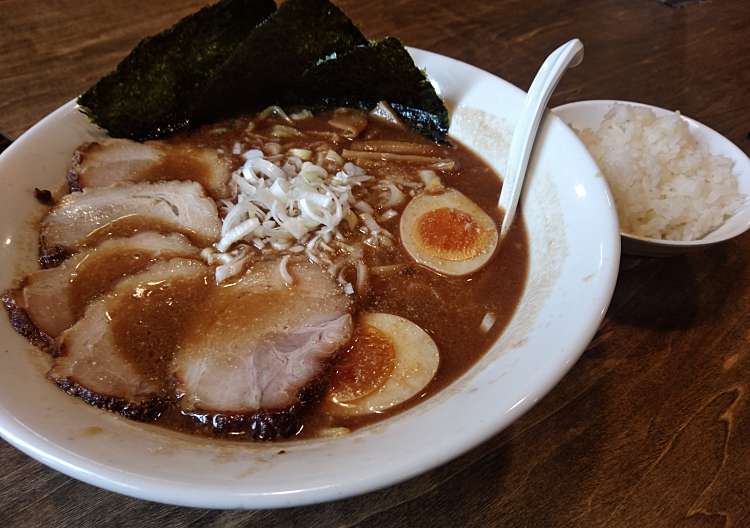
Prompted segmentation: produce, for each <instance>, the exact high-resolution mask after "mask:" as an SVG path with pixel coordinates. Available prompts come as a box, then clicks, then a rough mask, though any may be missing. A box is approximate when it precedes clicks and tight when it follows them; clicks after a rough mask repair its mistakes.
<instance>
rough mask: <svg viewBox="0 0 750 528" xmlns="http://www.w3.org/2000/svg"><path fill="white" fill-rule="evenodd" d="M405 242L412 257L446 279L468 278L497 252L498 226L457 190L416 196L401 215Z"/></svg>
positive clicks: (405, 246) (402, 234)
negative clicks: (464, 276)
mask: <svg viewBox="0 0 750 528" xmlns="http://www.w3.org/2000/svg"><path fill="white" fill-rule="evenodd" d="M400 231H401V242H402V244H403V245H404V248H405V249H406V251H407V252H408V253H409V255H411V257H412V258H413V259H414V260H415V261H417V262H418V263H419V264H422V265H423V266H427V267H428V268H430V269H432V270H434V271H437V272H438V273H442V274H444V275H453V276H459V275H468V274H469V273H472V272H474V271H477V270H478V269H479V268H481V267H482V266H484V265H485V264H487V262H488V261H489V260H490V258H492V255H493V253H494V252H495V249H496V248H497V242H498V234H497V227H496V226H495V222H494V221H493V220H492V218H490V216H489V215H488V214H487V213H485V212H484V211H482V209H480V208H479V206H478V205H477V204H475V203H474V202H473V201H471V200H470V199H469V198H467V197H466V196H464V195H463V194H461V193H460V192H458V191H457V190H455V189H447V190H445V191H443V192H440V193H438V194H431V193H427V192H425V193H422V194H420V195H417V196H415V197H414V198H413V199H412V201H411V202H409V204H408V205H407V206H406V208H405V209H404V212H403V214H402V215H401V226H400Z"/></svg>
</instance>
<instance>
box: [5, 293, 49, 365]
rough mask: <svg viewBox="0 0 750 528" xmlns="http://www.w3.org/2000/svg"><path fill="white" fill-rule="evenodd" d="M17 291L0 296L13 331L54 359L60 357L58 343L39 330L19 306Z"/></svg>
mask: <svg viewBox="0 0 750 528" xmlns="http://www.w3.org/2000/svg"><path fill="white" fill-rule="evenodd" d="M16 293H18V292H17V290H9V291H6V292H5V293H3V294H2V295H1V296H0V300H1V301H2V303H3V306H4V307H5V310H6V311H7V312H8V319H9V320H10V325H11V326H12V327H13V330H15V331H16V332H18V333H19V334H21V335H22V336H23V337H25V338H26V339H27V340H28V341H29V342H30V343H31V344H32V345H34V346H35V347H37V348H39V349H40V350H42V351H44V352H47V353H48V354H50V355H51V356H53V357H56V356H58V355H59V352H60V349H59V347H58V346H57V342H56V341H55V340H54V339H53V338H52V337H51V336H50V335H48V334H46V333H45V332H42V331H41V330H39V328H37V326H36V325H35V324H34V322H33V321H32V320H31V317H30V316H29V313H28V312H27V311H26V310H25V309H24V308H21V307H20V306H18V302H17V301H16V298H15V295H14V294H16Z"/></svg>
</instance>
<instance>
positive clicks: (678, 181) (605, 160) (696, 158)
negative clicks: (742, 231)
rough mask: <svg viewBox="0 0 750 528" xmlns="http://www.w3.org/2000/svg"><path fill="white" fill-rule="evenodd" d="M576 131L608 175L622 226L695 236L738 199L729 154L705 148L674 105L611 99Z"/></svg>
mask: <svg viewBox="0 0 750 528" xmlns="http://www.w3.org/2000/svg"><path fill="white" fill-rule="evenodd" d="M576 132H577V133H578V135H579V137H580V138H581V140H583V142H584V143H585V144H586V146H587V147H588V149H589V151H590V152H591V154H592V155H593V156H594V158H595V159H596V161H597V163H598V165H599V167H600V169H601V170H602V172H603V173H604V176H605V178H606V179H607V182H608V183H609V186H610V189H611V190H612V194H613V196H614V199H615V203H616V205H617V212H618V216H619V220H620V227H621V230H622V231H623V232H624V233H628V234H632V235H636V236H639V237H646V238H652V239H659V240H698V239H701V238H703V237H704V236H706V235H707V234H708V233H710V232H712V231H714V230H715V229H717V228H718V227H719V226H721V225H722V224H723V223H724V222H725V221H726V220H727V219H728V218H729V217H731V216H732V215H733V214H734V213H735V212H736V211H737V210H738V209H739V207H740V206H741V205H742V203H743V200H744V198H745V196H744V195H742V194H741V193H740V192H739V190H738V185H737V178H736V177H735V175H734V174H733V165H734V162H733V161H732V160H730V159H729V158H727V157H724V156H719V155H712V154H711V153H710V152H709V150H708V148H707V147H706V146H704V145H701V144H700V143H699V142H698V140H697V139H696V138H695V137H694V136H693V134H692V133H691V132H690V127H689V125H688V123H687V122H686V121H685V120H684V119H683V118H682V117H681V116H680V114H679V113H678V112H670V113H667V114H664V115H659V116H657V115H656V113H654V112H653V111H652V110H650V109H649V108H643V107H637V106H632V105H628V104H622V103H618V104H614V105H613V106H612V108H611V109H610V110H609V111H608V112H607V113H606V114H605V116H604V119H603V121H602V122H601V124H600V126H599V127H598V128H597V129H583V130H581V131H578V130H576Z"/></svg>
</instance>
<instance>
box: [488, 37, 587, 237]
mask: <svg viewBox="0 0 750 528" xmlns="http://www.w3.org/2000/svg"><path fill="white" fill-rule="evenodd" d="M582 60H583V44H582V43H581V41H580V40H578V39H573V40H570V41H568V42H566V43H565V44H563V45H562V46H560V47H559V48H557V49H556V50H555V51H553V52H552V53H551V54H550V55H549V57H547V59H546V60H545V61H544V63H543V64H542V67H541V68H539V71H538V72H537V74H536V77H534V81H533V82H532V83H531V87H530V88H529V92H528V93H527V94H526V99H525V100H524V105H523V108H522V109H521V117H520V118H519V119H518V122H517V123H516V128H515V130H514V131H513V139H512V140H511V143H510V154H509V155H508V166H507V168H506V171H505V172H506V174H505V179H504V180H503V189H502V191H501V192H500V200H499V201H498V204H497V205H498V207H500V208H501V209H502V210H503V211H505V214H504V216H503V223H502V225H501V226H500V239H501V240H502V239H503V238H504V237H505V235H506V234H507V233H508V230H509V229H510V226H511V224H512V223H513V219H514V218H515V216H516V207H517V206H518V199H519V197H520V196H521V189H522V188H523V180H524V177H525V176H526V168H527V167H528V165H529V158H530V157H531V150H532V148H533V147H534V140H535V139H536V133H537V131H538V130H539V123H540V122H541V121H542V115H543V114H544V110H545V109H546V108H547V103H548V102H549V98H550V96H551V95H552V92H553V91H554V89H555V87H556V86H557V83H558V82H559V81H560V78H561V77H562V75H563V73H564V72H565V70H567V69H568V67H571V68H574V67H576V66H578V65H579V64H580V63H581V61H582Z"/></svg>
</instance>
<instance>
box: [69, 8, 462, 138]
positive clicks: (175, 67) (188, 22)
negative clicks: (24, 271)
mask: <svg viewBox="0 0 750 528" xmlns="http://www.w3.org/2000/svg"><path fill="white" fill-rule="evenodd" d="M274 9H275V5H274V3H273V1H272V0H222V1H220V2H219V3H218V4H215V5H213V6H210V7H207V8H204V9H202V10H201V11H199V12H197V13H195V14H194V15H191V16H189V17H187V18H185V19H183V20H181V21H180V22H178V23H177V25H175V26H174V27H173V28H171V29H169V30H167V31H165V32H163V33H161V34H159V35H157V36H155V37H152V38H149V39H146V40H144V41H143V42H141V43H140V44H139V45H138V46H137V47H136V48H135V49H134V50H133V52H131V54H130V55H128V57H126V58H125V60H123V61H122V62H121V63H120V64H119V65H118V67H117V69H116V70H115V71H114V72H113V73H111V74H109V75H108V76H106V77H104V78H103V79H102V80H100V81H99V82H98V83H97V84H96V85H94V86H93V87H92V88H91V89H89V90H88V91H87V92H86V93H84V94H83V95H82V96H81V97H80V98H79V100H78V102H79V105H80V106H81V108H82V110H83V111H84V112H85V113H87V114H88V115H89V117H91V119H92V120H93V121H94V122H95V123H97V124H98V125H100V126H101V127H103V128H105V129H107V131H108V132H109V133H110V135H111V136H113V137H126V138H131V139H136V140H144V139H152V138H156V137H161V136H164V135H167V134H170V133H172V132H176V131H178V130H181V129H184V128H188V127H193V126H197V125H200V124H203V123H208V122H211V121H216V120H218V119H222V118H225V117H232V116H236V115H239V114H242V113H246V112H251V111H254V110H258V109H260V108H263V107H265V106H268V105H271V104H286V105H296V106H299V105H307V106H310V107H313V108H318V109H321V108H331V107H336V106H354V107H359V108H363V109H370V108H372V107H374V106H375V105H376V104H377V103H378V102H379V101H381V100H385V101H388V102H389V103H390V104H391V106H392V107H393V109H394V110H395V111H396V112H398V114H399V115H400V116H401V117H402V118H403V119H404V120H405V121H406V122H407V123H409V124H410V125H411V126H413V127H414V128H415V129H416V130H417V131H418V132H420V133H422V134H424V135H426V136H428V137H431V138H432V139H435V140H440V139H442V137H443V136H444V135H445V134H446V133H447V131H448V112H447V110H446V108H445V106H444V105H443V102H442V101H441V100H440V98H439V97H438V95H437V94H436V93H435V90H434V89H433V87H432V85H431V84H430V82H429V80H428V79H427V78H426V77H425V75H424V74H423V73H422V72H421V71H420V70H419V69H418V68H417V67H416V66H415V65H414V62H413V61H412V59H411V57H410V56H409V54H408V53H407V51H406V49H405V48H404V47H403V45H402V44H401V42H399V41H398V40H397V39H394V38H386V39H384V40H381V41H379V42H373V43H370V42H368V41H367V40H366V39H365V37H364V36H363V35H362V33H360V31H359V30H358V29H357V28H356V27H355V26H354V24H353V23H352V21H351V20H349V18H348V17H347V16H346V15H344V14H343V13H342V12H341V11H340V10H339V9H338V8H337V7H336V6H334V5H333V4H331V2H330V1H329V0H287V1H286V2H284V3H283V4H281V6H280V7H279V8H278V9H277V10H276V11H274Z"/></svg>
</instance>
